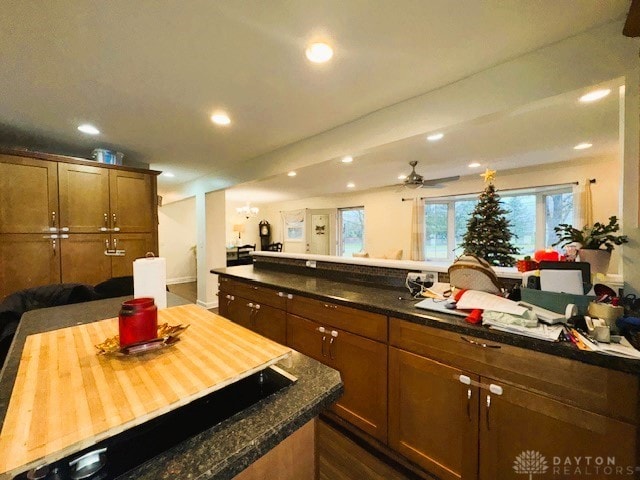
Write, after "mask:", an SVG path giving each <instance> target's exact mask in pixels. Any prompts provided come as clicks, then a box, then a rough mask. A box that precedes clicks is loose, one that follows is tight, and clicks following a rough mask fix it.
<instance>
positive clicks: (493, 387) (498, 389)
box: [489, 383, 504, 396]
mask: <svg viewBox="0 0 640 480" xmlns="http://www.w3.org/2000/svg"><path fill="white" fill-rule="evenodd" d="M489 391H490V392H491V393H493V394H494V395H498V396H500V395H502V394H503V393H504V390H503V388H502V387H501V386H500V385H496V384H495V383H490V384H489Z"/></svg>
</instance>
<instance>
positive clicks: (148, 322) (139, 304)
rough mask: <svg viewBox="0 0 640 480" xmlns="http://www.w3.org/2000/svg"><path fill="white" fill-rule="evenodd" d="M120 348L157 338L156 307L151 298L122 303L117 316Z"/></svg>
mask: <svg viewBox="0 0 640 480" xmlns="http://www.w3.org/2000/svg"><path fill="white" fill-rule="evenodd" d="M118 331H119V334H120V347H126V346H128V345H131V344H133V343H138V342H147V341H149V340H153V339H154V338H157V337H158V307H156V305H155V303H154V301H153V298H146V297H145V298H134V299H133V300H127V301H126V302H123V303H122V307H121V308H120V313H119V315H118Z"/></svg>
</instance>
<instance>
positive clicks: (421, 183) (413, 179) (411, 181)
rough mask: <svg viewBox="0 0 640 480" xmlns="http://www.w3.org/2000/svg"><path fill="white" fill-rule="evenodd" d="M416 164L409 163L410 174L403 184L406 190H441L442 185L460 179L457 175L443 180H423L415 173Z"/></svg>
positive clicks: (414, 162)
mask: <svg viewBox="0 0 640 480" xmlns="http://www.w3.org/2000/svg"><path fill="white" fill-rule="evenodd" d="M417 164H418V162H417V161H416V160H413V161H411V162H409V165H411V173H410V174H409V175H407V176H406V178H405V179H404V182H403V186H405V187H406V188H411V189H416V188H442V187H443V185H442V184H443V183H446V182H453V181H455V180H458V179H459V178H460V176H459V175H456V176H455V177H443V178H433V179H431V180H425V179H424V177H423V176H422V175H420V174H419V173H416V165H417Z"/></svg>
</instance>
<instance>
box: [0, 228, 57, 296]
mask: <svg viewBox="0 0 640 480" xmlns="http://www.w3.org/2000/svg"><path fill="white" fill-rule="evenodd" d="M47 236H48V234H38V233H34V234H1V235H0V299H2V298H4V297H5V296H6V295H9V294H10V293H13V292H17V291H18V290H23V289H25V288H31V287H39V286H42V285H49V284H51V283H60V239H51V238H45V237H47Z"/></svg>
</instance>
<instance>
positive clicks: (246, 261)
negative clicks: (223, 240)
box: [227, 243, 256, 267]
mask: <svg viewBox="0 0 640 480" xmlns="http://www.w3.org/2000/svg"><path fill="white" fill-rule="evenodd" d="M255 249H256V244H255V243H254V244H253V245H251V244H247V245H242V246H239V247H236V258H235V259H233V260H228V261H227V266H228V267H232V266H236V265H251V264H252V263H253V258H251V252H254V251H255Z"/></svg>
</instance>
